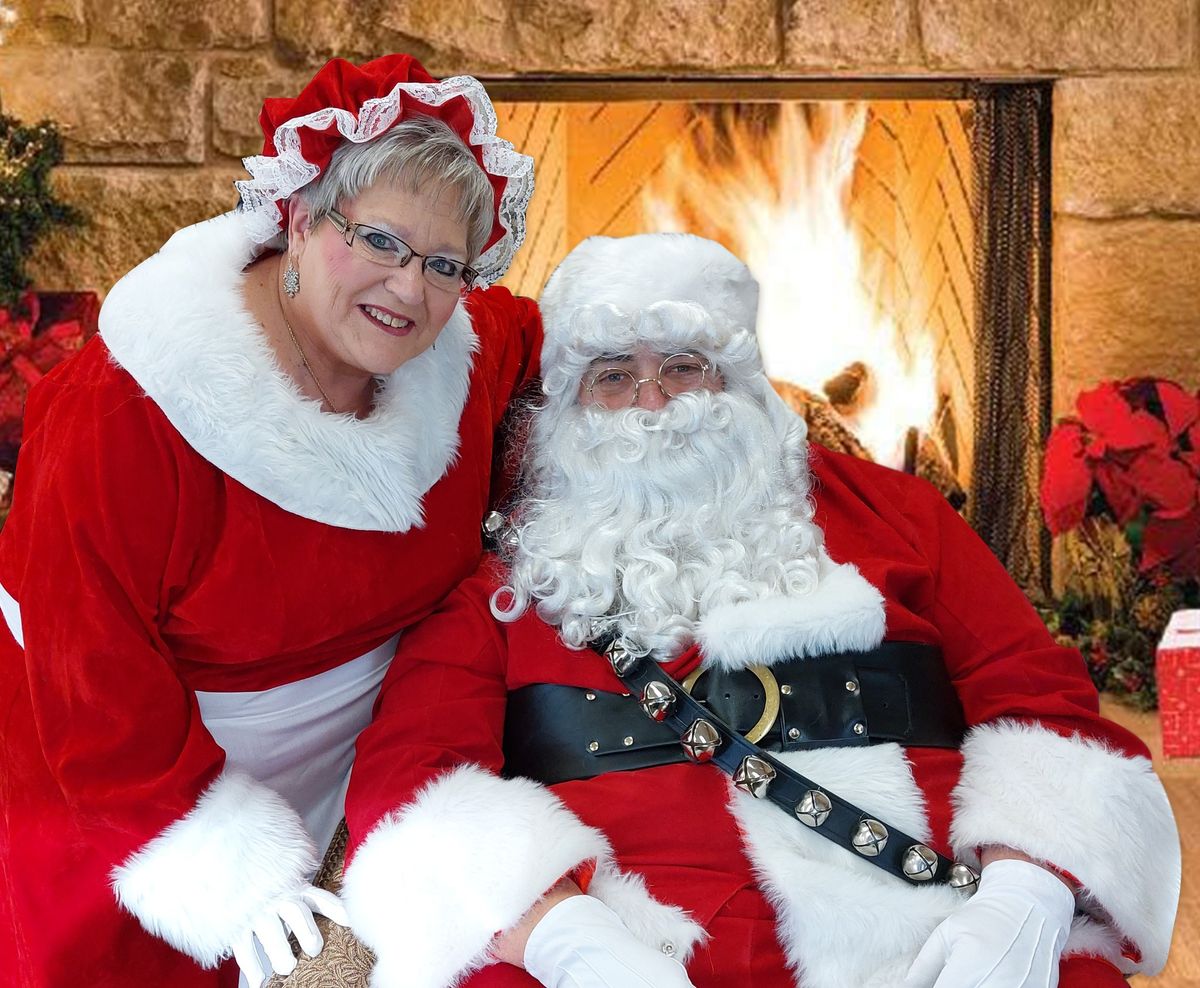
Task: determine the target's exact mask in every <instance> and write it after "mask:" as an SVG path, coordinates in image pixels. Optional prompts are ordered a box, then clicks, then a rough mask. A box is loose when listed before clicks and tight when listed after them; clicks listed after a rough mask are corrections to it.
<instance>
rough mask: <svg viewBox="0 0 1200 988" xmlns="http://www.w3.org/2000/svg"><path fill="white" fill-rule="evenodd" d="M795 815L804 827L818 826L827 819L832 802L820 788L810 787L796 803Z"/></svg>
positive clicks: (831, 809) (831, 808)
mask: <svg viewBox="0 0 1200 988" xmlns="http://www.w3.org/2000/svg"><path fill="white" fill-rule="evenodd" d="M795 812H796V817H797V818H798V819H799V820H800V822H801V823H802V824H804V825H805V826H806V827H819V826H821V824H823V823H824V822H825V821H826V820H828V819H829V814H830V813H832V812H833V803H831V802H830V801H829V797H828V796H826V795H825V794H824V793H823V792H821V790H820V789H810V790H808V792H806V793H805V794H804V795H803V796H802V797H801V799H800V802H798V803H797V804H796V811H795Z"/></svg>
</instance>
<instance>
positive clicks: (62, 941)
mask: <svg viewBox="0 0 1200 988" xmlns="http://www.w3.org/2000/svg"><path fill="white" fill-rule="evenodd" d="M252 249H253V248H252V245H251V244H250V243H249V241H248V240H247V239H246V237H245V236H244V234H243V232H242V229H241V225H240V220H239V219H238V218H237V217H235V216H233V215H232V214H231V215H229V216H225V217H220V218H218V219H215V220H212V221H209V222H208V223H203V224H200V225H199V226H196V227H192V228H189V229H187V230H184V231H181V232H180V233H179V234H177V235H176V236H175V237H174V238H172V240H171V241H170V242H169V243H168V244H167V245H166V246H165V247H164V248H163V250H162V251H161V252H160V253H159V254H157V255H155V256H154V257H152V258H151V259H149V260H148V261H146V262H145V263H144V264H143V265H141V266H140V267H139V268H137V269H135V270H134V271H133V272H131V273H130V274H129V275H128V276H127V277H126V278H125V279H123V280H122V282H120V283H119V284H118V285H117V286H116V287H115V288H114V289H113V291H112V293H111V295H110V296H109V298H108V300H107V302H106V303H105V307H104V310H103V312H102V315H101V337H102V338H101V339H96V340H94V341H92V342H91V343H89V344H88V345H87V346H86V347H85V348H84V350H83V352H81V353H80V354H79V355H78V356H77V357H76V358H75V359H73V360H71V361H69V362H68V363H66V364H64V365H63V366H61V367H60V368H58V369H57V370H56V371H55V372H54V373H53V374H51V375H50V376H49V377H48V378H47V379H46V380H45V381H44V382H43V383H42V384H40V385H39V386H38V387H37V388H36V389H34V391H33V393H32V394H31V396H30V399H29V404H28V408H27V411H26V420H25V423H26V425H25V443H24V447H23V449H22V451H21V458H20V469H19V471H18V479H17V483H16V500H15V504H14V506H13V510H12V513H11V515H10V516H9V518H8V521H7V523H6V525H5V527H4V530H3V533H2V535H0V586H2V588H3V593H0V599H2V603H3V611H4V617H5V618H6V627H5V628H4V629H3V630H0V710H2V711H3V713H2V715H0V744H2V745H3V750H4V761H3V764H2V765H0V806H2V807H3V812H2V813H0V868H2V875H3V877H2V879H0V970H2V971H3V972H4V975H5V976H4V977H2V978H0V981H2V982H3V983H4V984H5V985H11V984H16V985H20V986H29V988H34V986H36V988H58V986H68V985H70V986H75V985H81V984H87V985H93V986H101V985H106V986H107V985H151V984H152V985H171V986H174V988H178V986H215V985H217V984H235V983H236V981H237V970H236V967H235V966H234V965H233V964H232V963H231V962H226V963H225V964H224V965H223V966H221V967H220V970H219V971H216V970H203V969H202V968H201V966H200V965H201V964H203V965H205V966H206V967H212V966H213V965H215V964H217V963H218V962H219V961H220V960H221V959H222V958H223V957H226V956H228V949H229V944H230V942H231V941H232V939H233V937H234V936H235V935H236V934H237V933H238V932H239V929H244V928H245V926H246V923H247V920H248V918H249V917H251V916H252V915H253V914H254V913H255V912H256V911H258V910H259V909H261V908H262V907H263V905H264V904H265V903H267V902H269V901H270V899H271V898H272V897H274V896H275V895H277V894H279V893H281V892H284V891H287V890H289V889H291V888H294V887H295V886H296V884H297V883H299V882H301V881H304V880H306V879H307V877H309V876H310V875H311V873H312V870H313V869H314V868H315V864H316V860H317V858H316V855H317V854H318V853H319V851H320V850H323V844H322V843H321V841H322V840H324V839H326V838H327V836H328V834H325V835H323V836H321V835H313V836H317V841H316V843H315V844H314V841H313V839H312V836H310V835H309V834H307V833H305V828H304V826H303V824H302V822H301V816H303V815H304V813H303V811H301V812H300V813H299V814H298V813H297V810H300V808H299V807H292V806H289V805H288V803H287V801H286V800H285V799H283V798H281V797H280V796H279V795H278V794H276V793H274V792H272V791H271V790H270V789H269V788H268V787H266V786H264V785H263V784H261V782H259V781H256V779H255V778H254V776H255V774H256V771H257V770H258V768H260V767H263V766H265V765H266V762H267V761H268V760H269V759H271V758H273V757H276V756H282V757H285V758H286V757H288V755H289V748H290V744H289V741H290V737H289V735H288V734H287V733H286V732H285V734H284V735H283V736H282V737H277V738H276V739H275V740H276V742H277V743H278V750H277V751H259V752H255V751H253V750H251V751H249V752H248V753H247V752H243V753H242V755H241V756H240V757H239V760H238V770H237V771H234V770H233V769H232V768H231V767H230V766H229V765H228V764H227V759H226V753H225V751H223V750H222V748H221V747H220V746H219V745H218V744H217V742H216V741H215V740H214V737H213V734H212V733H211V732H210V730H209V729H208V726H206V723H205V716H204V715H202V710H201V702H200V698H201V697H205V696H206V697H207V698H208V702H210V703H214V704H217V705H218V706H220V705H221V704H225V706H226V707H228V705H229V703H230V702H232V703H233V706H234V709H235V712H236V708H237V704H238V703H239V702H241V699H242V698H246V702H247V703H249V702H251V700H253V702H255V703H260V702H262V700H263V698H264V697H267V698H269V697H271V696H272V695H274V694H272V693H264V692H263V691H269V690H272V689H273V688H278V687H285V686H286V687H289V688H294V687H295V686H296V684H297V683H300V684H301V685H303V684H304V683H305V682H308V681H309V680H310V679H311V677H315V676H318V675H322V674H323V675H326V676H329V675H333V676H337V675H338V670H339V669H341V668H343V667H344V666H345V664H347V663H348V662H349V661H350V660H354V659H356V658H357V657H360V656H367V657H371V661H372V662H373V665H372V667H371V672H372V674H373V675H376V676H382V670H383V668H384V667H385V666H386V661H387V659H390V657H391V654H393V651H394V646H393V644H389V643H392V642H393V639H394V637H395V636H396V634H397V632H399V631H400V630H401V629H403V628H405V627H407V626H408V625H410V624H411V623H413V622H414V621H416V620H417V619H419V618H421V617H422V616H424V615H425V614H427V613H428V612H429V611H430V610H431V609H432V608H433V606H434V605H435V604H436V603H437V602H438V601H439V600H440V599H441V598H442V597H444V596H445V594H446V593H447V592H448V591H450V590H451V589H452V588H453V587H454V586H455V585H456V584H457V583H458V582H459V581H460V580H461V579H462V578H463V577H464V576H467V575H469V574H470V573H471V572H472V571H473V570H474V568H475V566H476V564H477V562H478V559H479V555H480V552H481V547H480V537H479V524H480V519H481V517H482V515H483V514H484V512H485V511H486V508H487V505H488V502H489V475H490V467H491V462H492V446H493V432H494V429H495V426H496V423H497V420H498V418H499V416H500V414H501V412H502V411H503V409H504V406H505V404H506V402H507V400H508V398H509V396H510V394H511V393H512V391H513V389H514V387H515V386H516V385H517V384H519V382H520V381H521V380H522V379H523V378H524V377H526V376H527V375H528V374H529V373H530V372H531V370H532V365H533V364H535V363H536V356H535V355H536V354H537V353H538V351H539V348H540V343H541V341H540V326H539V322H538V318H537V312H536V308H535V307H534V305H533V303H532V302H529V301H527V300H522V299H514V298H513V297H512V296H511V295H509V294H508V293H507V292H506V291H504V290H503V289H495V290H490V291H487V292H476V293H473V294H472V295H471V296H470V298H469V300H468V302H467V305H466V308H465V310H464V308H463V307H462V306H460V307H459V309H458V310H456V312H455V314H454V315H453V316H452V318H451V320H450V323H449V324H448V325H447V326H446V328H445V329H444V331H443V332H442V334H441V336H440V337H439V339H438V344H437V349H436V350H431V351H427V352H426V353H425V354H423V355H422V356H420V357H418V358H415V359H414V360H412V361H410V362H409V363H406V364H405V365H404V366H403V367H402V368H401V369H400V370H399V371H397V372H396V374H394V375H393V376H392V377H391V378H389V379H388V380H387V382H386V383H385V384H384V385H383V386H382V391H381V394H380V397H379V399H378V402H377V407H376V410H375V412H373V414H372V416H371V417H370V418H369V419H367V420H364V421H362V422H358V421H352V420H350V419H349V417H346V416H330V415H324V414H321V413H320V411H319V410H318V407H317V404H316V403H315V402H312V401H308V400H305V399H303V398H301V396H300V395H299V393H298V392H297V391H296V390H295V389H294V387H292V386H291V385H290V383H289V382H288V381H287V379H286V378H284V376H283V375H282V372H280V371H279V369H278V367H277V365H276V364H275V363H274V361H273V360H272V358H271V357H270V354H269V351H268V350H267V348H266V345H265V343H263V342H262V340H261V337H260V335H259V334H260V330H259V329H258V327H257V326H256V325H255V324H254V322H253V320H252V319H251V317H250V316H249V315H248V313H246V312H245V310H244V306H243V305H242V299H241V294H240V288H239V274H240V272H241V270H242V269H243V267H244V266H245V264H246V263H247V262H248V261H249V260H250V257H251V253H252ZM350 685H351V686H357V687H359V691H358V695H356V696H355V697H354V698H353V700H354V704H353V705H352V706H350V707H347V708H346V709H345V710H343V709H334V710H333V711H332V712H331V714H330V716H331V717H333V718H334V719H338V720H339V730H341V731H342V733H343V738H342V741H343V745H344V748H345V750H344V751H343V752H342V753H341V756H340V757H342V758H343V764H339V765H334V766H333V767H332V769H329V768H328V767H326V769H325V771H327V774H328V773H329V772H330V771H332V773H333V775H332V777H333V779H334V782H335V783H340V785H342V786H344V784H345V778H344V776H345V773H346V772H347V771H348V769H349V761H348V759H349V758H350V757H352V748H350V745H351V744H352V741H353V735H354V733H356V732H357V730H358V729H360V728H361V727H362V726H363V724H365V723H366V721H367V719H369V714H370V707H371V701H372V694H373V692H374V690H376V689H377V688H378V679H376V680H375V681H374V683H373V689H368V690H367V691H366V692H365V694H364V690H363V689H362V683H361V682H358V683H351V684H350ZM367 685H368V687H370V686H371V685H372V684H370V683H368V684H367ZM234 694H240V697H237V696H234ZM231 698H232V700H231ZM317 702H318V704H319V702H320V700H319V699H318V700H317ZM318 709H320V708H319V706H318ZM347 710H348V711H349V715H348V716H350V717H351V720H352V719H353V717H354V716H359V715H361V720H362V722H361V723H357V724H355V723H352V722H351V723H347V722H345V721H346V716H347ZM354 711H358V712H359V713H358V714H355V713H354ZM304 713H305V711H304V709H300V710H298V711H297V713H296V726H295V730H296V732H300V731H301V729H302V728H303V729H306V730H308V731H309V736H308V738H307V740H306V741H305V742H304V744H305V745H307V749H306V754H305V757H306V758H309V759H311V758H313V757H314V755H318V754H319V748H320V742H321V735H320V729H321V726H322V721H321V719H320V718H317V721H316V723H315V725H314V722H313V721H312V718H309V722H308V723H307V724H301V722H302V721H304V719H305V718H304ZM339 718H340V719H339ZM235 720H236V717H235ZM314 727H315V731H316V733H315V735H314V734H313V730H314ZM253 736H254V735H253V731H251V732H250V738H251V741H252V740H253ZM314 736H315V741H314ZM294 768H295V766H294ZM265 770H266V769H265V768H264V771H265ZM300 770H301V771H302V770H303V766H300ZM340 791H341V790H339V791H337V792H333V793H332V796H333V797H334V799H336V798H337V797H338V795H339V794H340ZM340 809H341V808H340V806H337V807H335V811H336V813H337V814H338V815H340ZM326 816H328V813H326ZM333 822H334V823H336V817H335V819H334V821H333ZM118 896H119V897H120V900H121V902H122V903H123V904H124V905H125V908H124V909H122V908H121V907H120V906H119V905H118ZM131 913H132V914H131ZM133 914H136V917H137V918H135V915H133ZM139 920H140V923H139ZM143 926H144V927H145V928H146V929H149V930H153V931H155V932H157V933H158V934H159V936H152V935H151V934H150V933H148V932H146V929H143ZM176 948H178V949H176ZM181 951H183V952H181ZM184 952H186V953H184ZM187 955H190V956H187Z"/></svg>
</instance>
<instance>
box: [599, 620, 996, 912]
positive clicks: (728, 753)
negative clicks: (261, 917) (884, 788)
mask: <svg viewBox="0 0 1200 988" xmlns="http://www.w3.org/2000/svg"><path fill="white" fill-rule="evenodd" d="M592 647H593V648H595V649H596V650H597V651H599V652H601V653H602V654H603V655H604V656H605V657H606V658H607V659H608V661H609V662H610V663H611V665H612V668H613V672H615V673H616V674H617V677H618V678H619V679H620V680H621V682H622V683H624V684H625V688H626V689H627V690H629V694H630V696H631V697H632V698H633V699H634V700H635V701H636V702H637V703H639V704H640V705H641V708H642V711H643V712H644V713H645V714H646V716H647V717H649V718H650V719H651V720H653V721H657V722H658V723H665V724H667V725H668V726H669V727H671V728H672V729H674V730H675V731H676V732H677V733H678V734H679V742H680V744H681V745H682V746H683V751H684V754H685V755H687V757H688V758H689V759H690V760H691V761H694V762H697V763H699V764H704V763H709V762H710V763H712V764H713V765H716V766H717V767H718V768H720V769H722V770H723V771H724V772H725V773H726V774H728V775H730V776H732V777H733V784H734V785H735V786H736V787H737V788H738V789H740V790H742V791H743V792H746V793H749V794H750V795H751V796H753V797H755V798H756V799H766V800H768V801H770V802H772V803H774V804H775V805H776V806H777V807H779V808H780V809H781V810H783V811H784V812H785V813H787V814H788V815H789V816H791V817H793V818H794V819H796V820H798V821H799V822H800V823H802V824H804V825H805V826H806V827H809V828H810V829H812V830H814V831H815V832H816V833H818V834H820V835H821V836H822V837H825V838H827V839H828V840H831V841H833V842H834V843H835V844H837V845H839V846H841V847H844V848H845V849H846V850H847V851H849V852H850V853H852V854H854V855H856V856H858V857H861V858H863V859H864V860H866V861H869V862H871V864H873V865H876V866H877V867H879V868H882V869H883V870H884V871H886V872H888V873H889V874H891V875H895V876H896V877H897V878H900V879H902V880H904V881H905V882H908V883H909V884H911V885H928V884H945V885H949V886H950V887H951V888H955V889H959V890H960V891H962V892H964V893H965V894H967V895H971V894H973V893H974V892H975V889H976V888H977V887H978V884H979V874H978V872H976V871H975V870H974V869H973V868H970V867H968V866H967V865H965V864H962V863H961V862H955V861H951V860H950V859H949V858H947V857H945V856H944V855H941V854H938V853H937V852H936V851H934V850H933V849H932V848H930V847H928V846H926V845H925V844H923V843H921V842H920V841H918V840H917V839H916V838H914V837H910V836H909V835H908V834H906V833H904V832H903V831H901V830H899V829H898V828H896V827H892V826H890V825H888V824H886V823H884V822H883V821H881V820H879V819H877V818H876V817H872V816H871V815H870V814H868V813H866V812H865V811H863V810H861V809H859V808H858V807H857V806H855V805H854V804H853V803H850V802H848V801H847V800H845V799H842V798H841V797H840V796H838V795H837V794H836V793H834V792H831V791H830V790H829V789H828V788H826V787H825V786H822V785H820V784H818V783H816V782H814V781H813V780H811V779H809V778H806V777H805V776H803V775H801V774H800V773H799V772H796V771H794V770H793V769H791V768H789V767H788V766H787V765H784V764H783V763H782V762H781V761H779V760H777V759H776V758H774V757H772V755H771V754H770V753H769V752H766V751H764V750H763V749H762V748H760V747H759V746H758V745H757V744H755V743H754V742H752V741H749V740H747V739H746V737H745V736H743V735H742V734H739V733H738V732H737V731H735V730H733V729H732V728H731V727H729V725H728V724H726V723H725V722H724V721H723V720H721V719H720V718H719V717H717V716H716V715H714V714H713V713H712V712H711V711H709V710H708V709H707V708H706V707H704V706H703V705H702V704H701V703H700V702H699V701H698V700H696V699H695V698H693V697H692V696H690V695H689V694H688V693H687V692H686V691H685V690H684V688H683V686H681V685H680V684H679V683H678V682H676V681H675V680H674V679H672V678H671V676H669V675H668V674H667V673H666V672H664V671H663V669H662V668H661V667H660V666H659V665H658V663H657V662H654V661H652V660H650V659H649V658H648V657H647V656H646V654H645V653H644V652H640V653H639V652H638V651H636V650H635V648H634V647H633V646H631V645H630V644H629V643H628V642H627V641H626V640H624V639H622V638H611V637H610V638H608V639H603V640H600V641H597V642H593V643H592Z"/></svg>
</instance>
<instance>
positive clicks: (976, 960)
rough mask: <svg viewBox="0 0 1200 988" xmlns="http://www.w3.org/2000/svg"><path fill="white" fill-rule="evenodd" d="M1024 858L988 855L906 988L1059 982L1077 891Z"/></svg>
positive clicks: (1026, 987)
mask: <svg viewBox="0 0 1200 988" xmlns="http://www.w3.org/2000/svg"><path fill="white" fill-rule="evenodd" d="M1022 857H1023V856H1020V855H1011V856H1010V855H998V856H993V857H992V858H990V859H989V858H985V860H989V861H990V863H988V864H985V865H984V868H983V872H982V874H981V875H980V880H979V891H977V892H976V893H975V895H974V896H972V897H971V898H970V899H969V900H967V901H966V902H964V903H963V904H962V905H961V906H960V907H959V908H958V909H956V910H955V911H954V912H953V913H951V914H950V916H949V917H948V918H947V919H946V920H945V921H943V922H942V924H941V925H940V926H938V928H937V929H936V930H934V931H933V934H932V936H930V938H929V940H928V941H927V942H926V944H925V946H924V947H922V948H921V952H920V953H919V954H918V955H917V959H916V960H915V961H913V964H912V967H911V968H909V971H908V976H907V977H906V978H905V979H904V985H905V986H906V988H917V986H920V988H928V986H930V985H933V986H934V988H968V986H969V988H1056V986H1057V985H1058V962H1059V958H1060V957H1061V956H1062V951H1063V947H1064V946H1065V945H1066V942H1067V934H1068V933H1069V932H1070V930H1071V917H1072V916H1073V915H1074V912H1075V897H1074V895H1072V893H1071V890H1070V889H1069V888H1068V887H1067V885H1066V883H1065V882H1063V881H1062V879H1060V878H1059V877H1058V876H1057V875H1055V874H1054V873H1053V872H1051V871H1049V870H1047V869H1046V868H1043V867H1041V866H1040V865H1038V864H1035V863H1033V862H1030V861H1027V860H1022Z"/></svg>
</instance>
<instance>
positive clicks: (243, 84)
mask: <svg viewBox="0 0 1200 988" xmlns="http://www.w3.org/2000/svg"><path fill="white" fill-rule="evenodd" d="M8 2H9V5H10V6H14V7H15V8H16V12H17V15H18V21H17V23H16V24H15V26H14V27H13V28H12V29H11V30H10V31H9V32H8V36H7V38H6V39H5V42H4V44H3V46H2V47H0V99H2V100H3V106H4V109H5V110H6V111H7V112H11V113H15V114H17V115H18V116H20V117H22V118H24V119H27V120H32V119H36V118H39V117H42V116H51V117H53V118H54V119H55V120H56V121H58V122H59V124H60V125H61V126H62V127H63V129H64V131H65V133H66V135H67V139H68V165H67V166H66V167H64V168H62V169H61V170H60V172H59V177H58V181H59V184H60V186H61V187H62V189H63V191H64V193H65V194H66V195H67V196H68V197H69V198H70V199H71V200H72V201H74V202H76V203H78V204H79V205H80V206H82V207H83V209H84V210H85V211H86V212H87V213H88V214H89V215H90V216H91V220H92V223H91V226H90V227H89V228H88V229H87V230H85V231H83V232H80V233H73V234H71V235H69V236H60V237H57V238H55V239H54V240H52V241H51V242H50V243H48V244H46V245H45V247H44V249H43V250H42V251H41V253H40V255H39V257H38V258H37V261H36V265H35V272H36V275H37V277H38V280H39V284H40V285H41V286H42V287H45V288H47V289H67V288H94V289H97V290H100V291H103V290H105V289H106V288H107V287H108V286H109V285H110V284H111V283H112V281H113V280H114V279H115V278H117V277H119V276H120V274H121V273H123V272H124V271H125V270H127V269H128V268H129V266H130V265H131V264H133V263H135V262H136V261H137V260H138V259H139V258H140V257H142V256H144V255H146V254H147V253H149V252H151V251H153V250H154V249H155V248H157V247H158V246H159V245H160V244H161V243H162V241H163V239H164V238H165V237H166V236H167V235H168V234H169V233H170V231H171V230H173V229H174V228H175V227H177V226H179V225H180V224H183V223H187V222H190V221H192V220H197V219H200V218H202V217H204V216H208V215H211V214H214V213H217V212H220V211H222V210H224V209H227V208H229V207H230V206H231V205H233V203H234V193H233V189H232V186H231V184H230V183H231V182H232V180H233V179H234V178H235V177H237V176H238V175H239V174H240V172H241V169H240V164H239V162H238V158H239V157H240V156H242V155H245V154H249V153H254V152H256V151H257V150H258V149H259V148H260V146H261V145H260V138H259V136H258V129H257V125H256V117H257V113H258V107H259V104H260V102H261V99H262V97H263V96H266V95H271V94H279V93H287V92H292V91H294V90H295V88H296V87H297V85H298V84H299V83H300V82H301V81H303V80H304V79H305V78H307V76H308V75H309V74H310V73H311V71H312V70H313V69H314V68H315V67H316V66H317V65H319V64H320V63H321V62H322V61H323V60H324V59H325V58H327V57H329V56H331V55H343V56H346V57H350V58H358V59H361V58H366V57H370V56H373V55H376V54H379V53H381V52H384V51H392V50H401V51H410V52H412V53H413V54H415V55H417V56H418V57H420V58H421V59H422V60H423V61H424V62H425V63H426V65H427V67H428V68H429V69H430V70H431V71H432V72H434V73H435V74H439V75H444V74H453V73H459V72H471V73H476V74H479V75H482V76H486V77H493V78H508V77H520V76H522V75H525V74H530V73H542V74H544V73H554V74H562V73H566V74H571V75H602V76H621V77H628V76H649V77H656V78H657V77H663V76H668V75H669V76H714V75H718V76H719V75H738V76H764V77H778V76H791V77H794V76H821V77H829V76H889V77H891V76H928V75H939V76H955V77H982V78H994V77H1042V78H1044V77H1049V78H1054V79H1056V80H1058V85H1057V86H1056V88H1055V101H1054V121H1055V123H1054V167H1055V179H1054V218H1055V239H1054V283H1053V287H1054V315H1055V322H1054V339H1055V409H1056V411H1058V412H1063V411H1065V410H1067V409H1068V408H1069V406H1070V403H1071V401H1072V399H1073V396H1074V394H1075V393H1076V392H1077V391H1078V389H1079V388H1081V387H1084V386H1087V385H1089V384H1092V383H1094V382H1095V381H1096V380H1099V379H1101V378H1105V377H1112V376H1122V375H1129V374H1140V373H1158V374H1168V375H1174V376H1176V377H1178V378H1180V379H1182V380H1183V381H1184V382H1185V383H1187V384H1189V385H1192V386H1197V385H1200V304H1198V294H1200V293H1198V289H1197V287H1196V286H1197V284H1198V283H1200V261H1198V260H1197V258H1198V257H1200V109H1198V108H1200V42H1198V34H1200V0H1054V2H1051V3H1040V4H1038V3H1029V2H1028V0H665V2H662V3H658V4H645V3H642V2H639V0H611V2H610V0H443V2H440V3H435V4H429V3H412V2H405V0H362V2H357V3H353V4H351V3H349V2H343V0H236V2H235V0H211V2H206V3H197V2H195V0H155V2H153V3H152V2H149V0H8Z"/></svg>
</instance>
